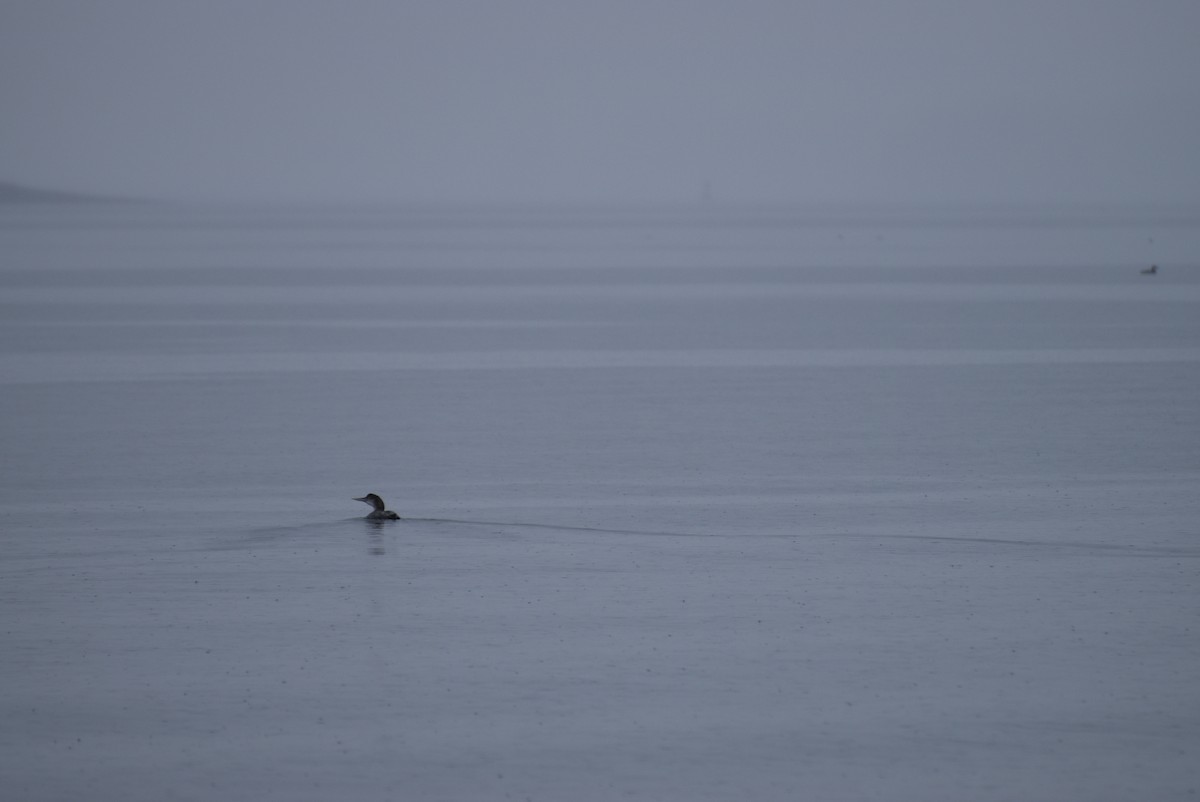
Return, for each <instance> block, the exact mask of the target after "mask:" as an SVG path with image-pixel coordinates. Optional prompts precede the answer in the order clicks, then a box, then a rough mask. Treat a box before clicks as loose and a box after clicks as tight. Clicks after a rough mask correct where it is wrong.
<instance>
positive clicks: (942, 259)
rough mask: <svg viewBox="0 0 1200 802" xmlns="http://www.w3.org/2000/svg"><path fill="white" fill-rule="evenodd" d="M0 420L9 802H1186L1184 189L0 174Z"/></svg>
mask: <svg viewBox="0 0 1200 802" xmlns="http://www.w3.org/2000/svg"><path fill="white" fill-rule="evenodd" d="M1150 264H1157V265H1158V267H1159V269H1158V273H1157V275H1153V276H1149V275H1143V274H1142V273H1141V272H1140V271H1141V270H1142V269H1144V268H1146V267H1148V266H1149V265H1150ZM0 454H2V455H3V459H2V460H0V789H2V794H0V795H2V796H4V797H5V798H11V799H21V800H29V801H30V802H37V801H39V800H62V799H89V800H122V801H123V802H129V801H131V800H172V799H178V800H304V799H313V800H324V799H339V800H385V799H420V800H489V799H534V800H563V799H571V800H610V799H613V800H615V799H646V800H730V799H739V800H780V799H827V800H828V799H846V800H872V799H878V800H923V801H926V802H928V801H929V800H965V799H970V800H1023V801H1026V802H1028V801H1029V800H1057V801H1059V802H1062V801H1063V800H1089V802H1094V801H1095V800H1129V799H1146V800H1175V799H1179V800H1183V799H1195V798H1197V795H1200V683H1198V682H1197V681H1196V680H1197V668H1198V667H1200V573H1198V569H1200V210H1188V209H1179V208H1152V207H1143V208H1137V209H1123V208H1112V207H1088V208H1049V207H1048V208H1034V207H1026V208H992V209H974V210H962V209H955V208H943V209H934V208H920V209H896V208H870V207H833V208H829V207H778V206H772V207H728V208H727V207H720V206H702V205H695V206H675V207H663V206H659V207H647V206H643V207H620V208H618V207H593V208H584V207H570V208H548V207H546V208H535V207H518V208H492V207H477V208H473V207H416V206H408V207H353V208H349V207H339V208H332V207H329V208H325V207H261V206H240V207H238V206H229V207H215V206H186V205H155V204H116V203H72V204H54V203H44V204H4V205H0ZM368 492H375V493H379V494H380V495H382V496H383V497H384V499H386V500H387V502H388V505H389V507H390V508H391V509H394V510H396V511H397V512H398V513H399V514H400V515H401V516H402V518H403V520H401V521H398V522H386V523H376V522H369V521H366V520H364V519H363V518H362V516H363V515H364V514H365V513H366V512H368V509H367V508H366V507H365V506H363V505H362V504H361V503H359V502H357V501H354V500H353V498H354V497H356V496H362V495H364V494H366V493H368Z"/></svg>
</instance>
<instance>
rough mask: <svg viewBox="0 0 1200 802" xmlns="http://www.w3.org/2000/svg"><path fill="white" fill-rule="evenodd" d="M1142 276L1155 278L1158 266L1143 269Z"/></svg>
mask: <svg viewBox="0 0 1200 802" xmlns="http://www.w3.org/2000/svg"><path fill="white" fill-rule="evenodd" d="M1142 275H1143V276H1157V275H1158V265H1150V266H1149V267H1147V268H1144V269H1143V270H1142Z"/></svg>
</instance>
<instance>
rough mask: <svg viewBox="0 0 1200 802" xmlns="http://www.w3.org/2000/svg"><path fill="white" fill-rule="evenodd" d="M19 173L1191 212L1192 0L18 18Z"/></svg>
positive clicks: (624, 196) (9, 22) (171, 183)
mask: <svg viewBox="0 0 1200 802" xmlns="http://www.w3.org/2000/svg"><path fill="white" fill-rule="evenodd" d="M0 120H2V122H0V180H10V181H18V182H22V183H27V184H36V185H41V186H48V187H52V188H59V189H81V190H89V191H101V192H114V193H122V194H147V195H164V196H173V197H199V198H221V197H228V198H245V199H251V198H282V199H313V200H321V199H329V200H347V199H364V200H381V199H397V200H441V201H454V200H463V201H508V200H512V201H555V200H564V201H619V200H647V201H672V200H683V201H689V200H695V199H698V198H699V197H701V195H702V193H703V192H704V188H705V186H706V185H707V186H708V187H709V188H710V191H711V195H712V197H713V199H714V200H725V201H755V200H765V201H822V200H834V201H882V202H895V201H916V202H938V201H963V200H969V201H982V202H1013V201H1016V202H1021V201H1052V202H1062V201H1077V200H1085V201H1087V200H1094V201H1117V202H1126V201H1127V202H1144V201H1180V200H1187V201H1195V200H1200V2H1197V0H1124V1H1122V2H1106V0H1078V1H1077V0H987V2H972V0H945V2H940V1H938V0H859V1H858V2H856V1H855V0H779V1H778V2H775V1H770V0H729V1H728V2H723V1H719V0H691V1H690V2H683V1H682V0H680V1H674V0H582V1H580V2H575V1H574V0H546V1H545V2H541V1H540V0H512V1H511V2H505V0H379V2H373V1H368V0H362V1H358V2H356V1H355V0H340V1H339V2H318V1H317V0H277V1H275V0H194V2H171V1H170V0H144V1H141V0H105V1H104V2H96V0H4V2H3V3H0Z"/></svg>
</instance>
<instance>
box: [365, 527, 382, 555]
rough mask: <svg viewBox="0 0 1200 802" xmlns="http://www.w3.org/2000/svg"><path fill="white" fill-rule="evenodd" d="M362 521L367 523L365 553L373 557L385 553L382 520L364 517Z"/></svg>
mask: <svg viewBox="0 0 1200 802" xmlns="http://www.w3.org/2000/svg"><path fill="white" fill-rule="evenodd" d="M363 523H365V524H366V525H367V553H368V554H370V555H372V556H374V557H381V556H383V555H384V554H387V548H386V546H385V545H384V542H383V528H384V522H383V521H380V520H372V519H370V518H364V519H363Z"/></svg>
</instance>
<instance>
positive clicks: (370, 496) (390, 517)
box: [354, 493, 400, 521]
mask: <svg viewBox="0 0 1200 802" xmlns="http://www.w3.org/2000/svg"><path fill="white" fill-rule="evenodd" d="M354 500H355V501H361V502H362V503H363V504H370V505H371V506H372V507H374V510H373V511H372V512H369V513H367V518H368V519H370V520H372V521H399V520H400V516H399V515H397V514H396V513H394V512H392V511H391V510H388V509H384V504H383V499H381V498H380V497H379V496H377V495H375V494H374V493H367V494H366V495H365V496H363V497H362V498H356V499H354Z"/></svg>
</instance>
